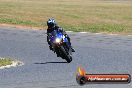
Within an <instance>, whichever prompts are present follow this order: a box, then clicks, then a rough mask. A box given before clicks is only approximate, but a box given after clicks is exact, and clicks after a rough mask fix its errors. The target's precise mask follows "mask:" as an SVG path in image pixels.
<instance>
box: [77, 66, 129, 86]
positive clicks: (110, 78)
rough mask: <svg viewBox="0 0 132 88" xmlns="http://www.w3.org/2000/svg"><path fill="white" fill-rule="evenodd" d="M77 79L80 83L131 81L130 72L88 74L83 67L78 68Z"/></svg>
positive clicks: (124, 82) (122, 82) (123, 82)
mask: <svg viewBox="0 0 132 88" xmlns="http://www.w3.org/2000/svg"><path fill="white" fill-rule="evenodd" d="M76 81H77V83H78V84H79V85H84V84H91V83H92V84H106V83H108V84H113V83H118V84H120V83H121V84H126V83H130V82H131V76H130V75H129V74H87V73H86V72H85V70H84V69H83V68H81V67H79V68H78V72H77V75H76Z"/></svg>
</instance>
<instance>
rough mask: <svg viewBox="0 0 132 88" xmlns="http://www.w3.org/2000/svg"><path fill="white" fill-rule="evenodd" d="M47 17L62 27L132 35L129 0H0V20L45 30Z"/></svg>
mask: <svg viewBox="0 0 132 88" xmlns="http://www.w3.org/2000/svg"><path fill="white" fill-rule="evenodd" d="M50 17H54V18H55V19H56V20H57V22H58V24H59V25H60V26H62V27H64V29H65V30H70V31H77V32H78V31H88V32H108V33H129V34H132V1H131V0H127V1H126V0H124V1H122V0H116V1H113V0H0V23H7V24H16V25H24V26H25V25H26V26H31V27H41V28H44V29H46V28H47V27H46V21H47V20H48V18H50Z"/></svg>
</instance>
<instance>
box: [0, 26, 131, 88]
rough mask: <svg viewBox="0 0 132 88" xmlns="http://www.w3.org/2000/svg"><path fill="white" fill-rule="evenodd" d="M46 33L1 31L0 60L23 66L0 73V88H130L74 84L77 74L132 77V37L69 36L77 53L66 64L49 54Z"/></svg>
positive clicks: (79, 34)
mask: <svg viewBox="0 0 132 88" xmlns="http://www.w3.org/2000/svg"><path fill="white" fill-rule="evenodd" d="M45 32H46V31H44V30H28V29H17V28H10V27H0V57H12V58H16V59H17V60H20V61H22V62H24V65H23V66H19V67H13V68H8V69H2V70H0V88H132V83H129V84H89V85H84V86H79V85H78V84H77V83H76V70H77V68H78V67H79V66H82V67H83V68H84V69H85V70H86V72H87V73H90V74H91V73H94V74H98V73H101V74H107V73H108V74H109V73H115V74H118V73H120V74H121V73H123V74H124V73H125V74H131V75H132V36H123V35H105V34H92V33H74V32H72V33H70V32H69V33H68V34H69V36H70V37H71V42H72V45H73V47H74V48H75V50H76V52H75V53H74V54H73V61H72V62H71V63H69V64H68V63H66V62H65V60H63V59H61V58H57V57H56V55H55V54H54V53H53V52H52V51H50V50H49V48H48V44H47V42H46V34H45Z"/></svg>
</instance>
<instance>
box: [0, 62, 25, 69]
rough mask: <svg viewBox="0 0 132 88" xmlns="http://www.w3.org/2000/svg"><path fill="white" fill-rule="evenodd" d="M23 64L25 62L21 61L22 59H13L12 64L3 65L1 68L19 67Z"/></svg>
mask: <svg viewBox="0 0 132 88" xmlns="http://www.w3.org/2000/svg"><path fill="white" fill-rule="evenodd" d="M22 65H24V63H23V62H20V61H12V64H11V65H6V66H1V67H0V69H5V68H11V67H17V66H22Z"/></svg>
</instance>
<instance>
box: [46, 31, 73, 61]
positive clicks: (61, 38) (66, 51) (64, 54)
mask: <svg viewBox="0 0 132 88" xmlns="http://www.w3.org/2000/svg"><path fill="white" fill-rule="evenodd" d="M48 39H49V41H50V43H51V45H52V48H53V51H54V52H55V53H56V54H57V55H59V56H60V57H61V58H62V59H65V60H66V61H67V62H68V63H70V62H71V61H72V56H71V55H72V50H71V45H70V43H69V41H68V39H67V37H65V35H64V34H63V33H62V32H60V31H58V30H54V31H52V32H51V33H49V34H48Z"/></svg>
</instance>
